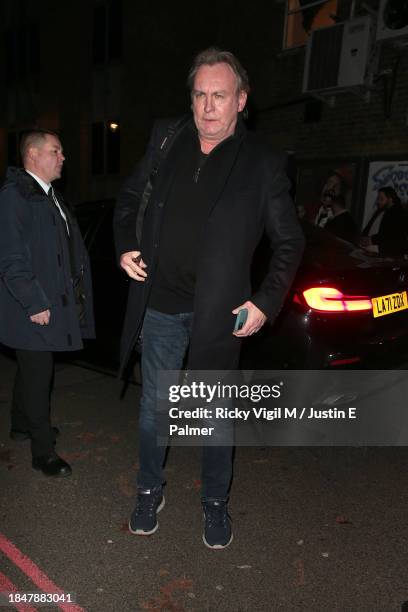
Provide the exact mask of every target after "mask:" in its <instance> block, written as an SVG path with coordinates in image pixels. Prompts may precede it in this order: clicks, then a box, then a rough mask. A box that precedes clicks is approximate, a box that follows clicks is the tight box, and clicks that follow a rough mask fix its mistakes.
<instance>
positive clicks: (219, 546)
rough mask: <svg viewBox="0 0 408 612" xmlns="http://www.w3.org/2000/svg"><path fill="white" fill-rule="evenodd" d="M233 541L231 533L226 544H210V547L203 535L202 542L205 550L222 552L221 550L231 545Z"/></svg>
mask: <svg viewBox="0 0 408 612" xmlns="http://www.w3.org/2000/svg"><path fill="white" fill-rule="evenodd" d="M233 539H234V534H232V533H231V537H230V539H229V541H228V542H227V543H226V544H212V545H211V544H209V543H208V542H207V540H206V539H205V535H204V534H203V542H204V544H205V545H206V546H207V548H211V550H222V549H223V548H227V546H229V545H230V544H231V542H232V540H233Z"/></svg>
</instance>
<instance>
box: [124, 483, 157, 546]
mask: <svg viewBox="0 0 408 612" xmlns="http://www.w3.org/2000/svg"><path fill="white" fill-rule="evenodd" d="M164 504H165V500H164V495H163V489H162V487H154V488H153V489H141V488H139V489H138V490H137V501H136V508H135V509H134V510H133V512H132V516H131V517H130V520H129V531H130V533H134V534H135V535H144V536H148V535H152V533H154V532H155V531H157V529H158V528H159V523H158V522H157V518H156V514H157V513H158V512H160V510H162V509H163V508H164Z"/></svg>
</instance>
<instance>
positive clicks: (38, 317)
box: [30, 310, 51, 325]
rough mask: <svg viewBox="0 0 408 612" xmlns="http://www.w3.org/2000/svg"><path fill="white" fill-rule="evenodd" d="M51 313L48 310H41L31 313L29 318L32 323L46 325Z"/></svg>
mask: <svg viewBox="0 0 408 612" xmlns="http://www.w3.org/2000/svg"><path fill="white" fill-rule="evenodd" d="M50 317H51V313H50V311H49V310H43V312H38V313H37V314H35V315H31V317H30V319H31V321H32V322H33V323H37V324H38V325H48V323H49V322H50Z"/></svg>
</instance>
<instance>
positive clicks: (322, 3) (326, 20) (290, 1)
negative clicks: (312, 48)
mask: <svg viewBox="0 0 408 612" xmlns="http://www.w3.org/2000/svg"><path fill="white" fill-rule="evenodd" d="M337 5H338V0H314V1H313V0H287V1H286V19H285V32H284V41H283V48H284V49H292V48H294V47H300V46H302V45H305V44H306V42H307V39H308V38H309V36H310V33H311V32H312V31H313V30H316V29H317V28H322V27H324V26H330V25H334V24H335V23H336V16H337V14H338V6H337Z"/></svg>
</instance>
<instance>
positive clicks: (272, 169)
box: [114, 122, 304, 370]
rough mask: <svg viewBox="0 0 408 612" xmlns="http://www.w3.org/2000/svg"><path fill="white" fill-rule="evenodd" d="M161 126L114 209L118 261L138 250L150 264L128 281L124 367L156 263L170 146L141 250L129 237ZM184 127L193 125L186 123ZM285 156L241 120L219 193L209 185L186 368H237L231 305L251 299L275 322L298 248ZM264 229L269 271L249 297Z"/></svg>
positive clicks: (163, 132) (170, 162) (162, 124)
mask: <svg viewBox="0 0 408 612" xmlns="http://www.w3.org/2000/svg"><path fill="white" fill-rule="evenodd" d="M167 126H168V122H167V124H166V122H156V124H155V126H154V129H153V131H152V135H151V138H150V142H149V145H148V148H147V151H146V154H145V156H144V158H143V159H142V160H141V162H140V163H139V164H138V166H137V168H136V171H135V172H134V173H133V174H132V176H131V177H130V178H129V179H128V181H127V182H126V183H125V184H124V187H123V189H122V190H121V192H120V194H119V197H118V201H117V206H116V210H115V216H114V232H115V242H116V251H117V256H118V258H119V257H120V255H121V254H123V253H126V252H129V251H133V250H141V252H142V257H143V259H144V261H145V262H146V264H147V266H148V267H147V272H148V279H147V281H145V282H138V281H134V280H131V281H130V289H129V298H128V306H127V313H126V316H125V322H124V327H123V335H122V350H121V369H122V370H123V367H124V366H125V365H126V363H127V361H128V358H129V356H130V354H131V352H132V349H133V347H134V345H135V342H136V340H137V337H138V335H139V333H140V328H141V325H142V322H143V316H144V312H145V308H146V303H147V301H148V296H149V291H150V287H151V282H152V279H153V277H154V272H155V267H156V262H157V252H158V245H159V240H160V226H161V219H162V214H163V209H164V207H165V206H166V200H167V197H168V194H169V191H170V188H171V183H172V177H173V172H172V169H173V168H174V164H175V160H174V158H173V157H172V151H173V148H169V151H168V154H167V156H166V158H165V159H164V160H163V161H162V163H161V165H160V168H159V172H158V174H157V176H156V178H155V181H154V186H153V191H152V194H151V197H150V200H149V204H148V207H147V210H146V213H145V218H144V224H143V233H142V239H141V245H140V247H139V245H138V243H137V239H136V234H135V227H136V218H137V210H138V206H139V203H140V198H141V195H142V193H143V190H144V187H145V184H146V181H147V179H148V177H149V175H150V172H151V170H152V165H154V161H155V159H156V158H157V151H158V149H159V147H160V146H161V143H162V142H163V140H164V138H165V137H166V133H167ZM182 129H191V122H190V124H189V123H187V124H186V125H185V126H184V127H183V128H182ZM173 138H174V139H176V138H177V134H176V135H175V136H174V137H173ZM214 151H215V149H214ZM211 154H212V153H211ZM211 154H210V155H211ZM284 161H285V160H284V158H283V156H281V155H277V154H276V153H274V152H273V151H272V150H271V149H270V147H269V145H267V144H266V143H264V142H262V141H261V140H259V139H258V138H257V137H256V136H255V135H254V134H252V133H250V132H247V130H246V129H245V127H244V126H243V125H242V124H241V122H239V124H238V127H237V131H236V135H235V137H234V151H233V155H231V156H230V160H229V165H228V168H225V167H223V173H224V176H223V177H221V178H222V180H221V181H217V185H218V187H217V190H216V191H214V190H213V193H212V205H211V208H210V213H209V216H208V219H207V222H206V224H205V225H204V226H203V229H202V233H201V240H200V244H199V245H198V253H199V256H198V263H197V277H196V278H197V280H196V290H195V298H194V323H193V330H192V337H191V342H190V349H189V359H188V364H187V365H188V367H189V368H191V369H202V370H205V369H209V370H214V369H220V370H222V369H230V368H235V367H236V366H237V363H238V359H239V352H240V346H241V340H240V339H239V338H237V337H235V336H233V335H232V330H233V326H234V320H235V315H233V314H232V312H231V311H232V310H233V309H234V308H236V307H237V306H240V305H241V304H242V303H243V302H245V301H246V300H248V299H249V300H251V301H252V302H253V303H254V304H256V306H258V308H260V309H261V310H262V311H263V312H264V313H265V314H266V315H267V316H268V318H269V321H270V322H273V321H274V319H275V317H276V316H277V314H278V313H279V311H280V309H281V307H282V304H283V302H284V299H285V296H286V294H287V291H288V289H289V288H290V285H291V283H292V281H293V278H294V275H295V272H296V269H297V267H298V265H299V262H300V259H301V256H302V252H303V246H304V237H303V233H302V231H301V229H300V226H299V224H298V221H297V218H296V213H295V207H294V205H293V202H292V200H291V198H290V196H289V193H288V190H289V181H288V179H287V177H286V175H285V173H284V169H283V168H284ZM264 232H266V234H267V236H268V237H269V240H270V243H271V246H272V249H273V254H272V256H271V260H270V263H269V269H268V273H267V275H266V277H265V279H264V281H263V283H262V285H261V287H260V289H259V290H258V291H257V292H256V293H255V294H253V293H252V290H251V283H250V271H251V262H252V259H253V254H254V251H255V248H256V246H257V245H258V243H259V241H260V239H261V237H262V235H263V233H264ZM174 248H175V249H176V248H177V244H175V245H174Z"/></svg>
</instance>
